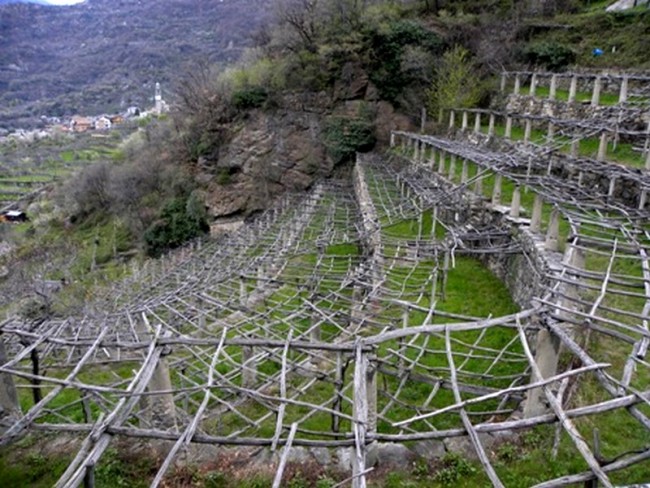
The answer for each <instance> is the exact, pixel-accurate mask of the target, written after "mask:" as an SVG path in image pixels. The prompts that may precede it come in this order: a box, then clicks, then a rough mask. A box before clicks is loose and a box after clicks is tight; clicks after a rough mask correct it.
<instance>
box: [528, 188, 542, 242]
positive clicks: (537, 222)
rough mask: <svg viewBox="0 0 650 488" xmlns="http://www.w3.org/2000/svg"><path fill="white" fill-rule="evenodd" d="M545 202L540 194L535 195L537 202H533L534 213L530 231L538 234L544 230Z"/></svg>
mask: <svg viewBox="0 0 650 488" xmlns="http://www.w3.org/2000/svg"><path fill="white" fill-rule="evenodd" d="M543 205H544V201H543V200H542V197H541V196H540V195H539V193H535V201H534V202H533V213H532V215H531V217H530V231H531V232H534V233H536V234H539V232H540V231H541V230H542V207H543Z"/></svg>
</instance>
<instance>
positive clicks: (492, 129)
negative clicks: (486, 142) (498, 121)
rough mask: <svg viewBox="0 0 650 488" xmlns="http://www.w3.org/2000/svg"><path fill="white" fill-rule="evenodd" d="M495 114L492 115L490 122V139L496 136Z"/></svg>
mask: <svg viewBox="0 0 650 488" xmlns="http://www.w3.org/2000/svg"><path fill="white" fill-rule="evenodd" d="M494 118H495V117H494V114H490V121H489V122H488V137H492V136H494Z"/></svg>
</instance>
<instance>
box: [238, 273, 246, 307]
mask: <svg viewBox="0 0 650 488" xmlns="http://www.w3.org/2000/svg"><path fill="white" fill-rule="evenodd" d="M247 302H248V293H247V290H246V280H244V277H243V276H240V277H239V303H240V304H241V306H242V307H245V306H246V303H247Z"/></svg>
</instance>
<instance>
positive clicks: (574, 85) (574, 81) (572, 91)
mask: <svg viewBox="0 0 650 488" xmlns="http://www.w3.org/2000/svg"><path fill="white" fill-rule="evenodd" d="M577 93H578V77H577V76H576V75H573V76H572V77H571V84H570V85H569V103H573V102H575V101H576V94H577Z"/></svg>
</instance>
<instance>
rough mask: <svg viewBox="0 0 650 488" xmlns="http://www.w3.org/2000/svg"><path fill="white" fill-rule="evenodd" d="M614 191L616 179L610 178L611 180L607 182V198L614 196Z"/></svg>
mask: <svg viewBox="0 0 650 488" xmlns="http://www.w3.org/2000/svg"><path fill="white" fill-rule="evenodd" d="M615 191H616V177H612V179H611V180H609V189H608V190H607V198H612V197H613V196H614V192H615Z"/></svg>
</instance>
